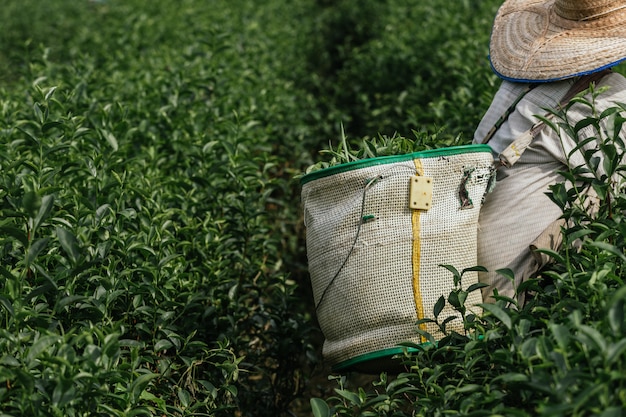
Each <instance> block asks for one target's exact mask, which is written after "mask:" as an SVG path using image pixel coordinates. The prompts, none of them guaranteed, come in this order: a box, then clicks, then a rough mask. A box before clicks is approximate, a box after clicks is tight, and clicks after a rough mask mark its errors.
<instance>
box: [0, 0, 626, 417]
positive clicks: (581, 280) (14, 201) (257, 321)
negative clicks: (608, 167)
mask: <svg viewBox="0 0 626 417" xmlns="http://www.w3.org/2000/svg"><path fill="white" fill-rule="evenodd" d="M498 5H499V1H496V0H489V1H480V0H455V1H454V2H450V1H444V0H434V1H431V2H423V1H419V0H406V1H400V0H384V1H375V0H359V1H357V0H337V1H330V0H296V1H286V0H267V1H264V2H255V1H251V0H212V1H201V0H124V1H122V0H73V1H67V0H48V1H37V0H19V1H18V0H4V2H3V7H1V8H0V21H2V22H3V23H2V25H1V26H0V415H1V416H15V417H17V416H244V417H247V416H298V417H300V416H310V415H315V416H316V417H320V416H330V415H342V416H343V415H346V416H347V415H354V416H361V415H362V416H413V415H420V416H422V415H423V416H437V415H476V416H478V415H507V416H508V415H519V416H527V415H528V416H530V415H546V416H548V415H579V416H588V415H602V416H606V417H608V416H619V415H621V410H622V409H623V407H624V406H626V377H625V376H624V375H626V336H625V334H626V324H625V323H624V312H625V308H626V290H625V289H624V285H623V278H622V277H623V275H622V272H623V268H624V266H625V265H626V257H625V256H624V254H623V247H624V235H626V228H625V227H624V225H623V223H622V217H621V216H622V214H621V213H622V209H623V208H626V207H624V206H625V205H626V199H624V197H623V196H622V194H621V193H620V192H619V191H614V192H613V191H611V190H607V193H606V198H610V199H611V202H612V204H611V205H610V207H609V211H606V212H603V213H601V215H603V216H604V217H602V218H600V219H598V220H597V221H594V222H591V225H590V223H589V222H588V221H586V220H588V219H583V218H581V214H580V212H579V211H576V210H575V208H573V207H572V206H571V205H569V204H568V198H571V197H572V196H568V195H567V193H566V191H565V190H560V189H557V190H556V191H555V193H556V195H557V197H555V200H556V201H557V202H561V204H562V205H563V209H564V210H565V211H566V213H569V214H568V215H569V216H570V218H571V219H572V221H575V222H578V223H577V224H578V227H577V228H576V229H575V230H574V231H573V232H572V233H573V234H572V235H571V236H569V237H568V238H567V239H569V240H567V241H568V242H570V241H571V242H574V241H575V240H576V239H580V238H581V237H583V236H585V238H586V241H588V242H590V243H589V244H588V245H585V250H583V251H582V252H581V253H577V252H576V253H575V252H573V251H569V250H567V248H566V250H565V251H564V253H554V254H551V255H552V256H554V257H555V258H556V259H557V263H556V264H555V266H554V268H552V269H551V270H550V271H547V272H546V278H545V280H543V281H541V282H532V283H531V285H533V290H535V291H536V292H537V296H536V297H535V299H534V301H533V302H532V303H530V304H529V305H527V306H524V308H519V309H516V308H512V307H509V306H507V305H506V303H505V302H504V301H503V302H502V303H500V304H497V305H496V306H495V307H493V309H492V310H490V311H488V312H486V313H485V315H484V317H474V318H472V320H473V321H471V322H468V323H467V326H468V329H471V330H475V332H474V334H480V335H481V338H476V339H471V340H470V339H468V338H467V337H465V336H461V335H450V336H449V337H448V338H446V339H444V340H443V341H441V343H440V344H439V345H438V346H436V347H435V346H431V347H430V348H429V349H424V350H423V351H421V352H420V353H418V354H415V355H414V356H413V357H408V358H407V361H409V365H408V368H407V369H408V370H409V372H407V373H406V374H402V375H399V376H397V377H392V376H387V375H385V374H383V375H380V376H379V375H375V376H373V377H371V378H370V380H367V381H365V382H364V384H367V386H368V387H367V388H361V387H359V386H357V385H354V383H351V384H352V385H350V383H348V382H346V381H347V380H346V379H345V378H343V377H342V376H339V375H334V376H331V380H330V381H328V378H327V376H328V373H329V371H328V369H327V368H326V367H325V366H324V363H323V361H322V358H321V356H320V351H321V340H322V337H321V335H320V332H319V330H318V326H317V323H316V317H315V314H314V309H313V307H312V299H311V292H310V283H309V281H308V274H307V264H306V248H305V244H304V233H305V230H304V226H303V222H302V219H301V206H300V195H299V193H300V185H299V182H298V176H300V175H301V174H302V173H303V172H304V171H305V170H306V168H307V167H308V166H310V165H311V164H313V163H316V162H318V161H319V160H320V159H323V158H324V157H325V154H324V153H323V151H324V150H327V149H328V148H329V147H333V146H336V144H337V143H338V140H339V138H340V137H341V135H342V134H345V135H346V136H347V138H348V140H349V141H351V142H353V143H358V142H359V141H360V140H363V139H371V138H374V137H377V136H378V135H381V136H384V137H392V136H393V135H398V136H402V137H406V138H421V139H420V140H425V141H426V144H431V145H432V144H452V143H467V142H468V141H469V140H470V138H471V135H472V132H473V129H474V127H475V125H476V124H477V123H478V121H479V119H480V117H481V115H482V113H483V112H484V111H485V110H486V108H487V106H488V105H489V101H490V98H491V95H492V94H493V92H494V91H495V90H496V88H497V86H498V81H497V79H496V77H495V76H494V75H492V74H491V72H490V69H489V65H488V61H487V44H488V37H489V30H490V25H491V22H492V18H493V15H494V14H495V11H496V10H497V7H498ZM606 117H608V115H606ZM618 122H619V120H618ZM424 138H426V139H424ZM622 151H623V148H620V149H617V150H616V151H615V152H618V153H619V152H622ZM616 170H617V167H616ZM451 279H452V276H451ZM546 282H547V283H546ZM411 363H412V364H414V365H415V366H414V367H412V368H411V366H410V364H411ZM346 384H347V385H346Z"/></svg>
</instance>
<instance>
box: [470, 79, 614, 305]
mask: <svg viewBox="0 0 626 417" xmlns="http://www.w3.org/2000/svg"><path fill="white" fill-rule="evenodd" d="M573 81H574V80H564V81H559V82H554V83H545V84H540V85H538V86H537V87H535V88H534V89H532V90H531V91H530V92H528V93H527V94H526V95H525V96H524V97H523V98H522V100H521V101H520V102H519V103H518V104H517V105H516V107H515V110H514V111H513V112H512V113H511V114H510V116H509V117H508V119H507V121H506V122H505V123H504V124H503V125H502V126H501V127H500V128H499V129H498V130H497V131H496V133H495V135H494V136H493V137H492V139H491V140H490V141H489V145H490V146H491V148H492V150H493V154H494V158H497V157H498V155H499V153H500V152H502V151H503V150H504V149H505V148H506V147H507V146H508V145H509V144H511V142H512V141H513V140H515V138H517V137H518V136H519V135H521V134H522V133H524V132H525V131H527V130H528V129H530V128H531V127H532V126H533V125H534V124H535V123H536V122H537V121H538V118H537V117H536V116H537V115H545V114H546V110H545V109H546V108H551V109H554V108H555V107H556V106H557V105H558V102H559V101H560V100H561V98H562V97H563V96H564V95H565V94H566V92H567V91H568V90H569V88H570V86H571V84H572V83H573ZM602 86H608V87H609V89H608V90H607V91H606V92H604V93H602V94H601V95H600V96H599V97H598V98H597V100H596V102H595V105H596V109H597V111H598V113H599V112H601V111H602V110H604V109H606V108H609V107H613V106H615V103H616V102H622V103H626V78H624V77H623V76H622V75H620V74H618V73H610V74H608V75H607V76H605V77H604V78H602V80H601V81H600V82H599V83H598V86H597V87H596V88H599V87H602ZM525 88H526V84H522V83H512V82H508V81H503V82H502V85H501V87H500V88H499V90H498V91H497V93H496V95H495V96H494V99H493V101H492V103H491V106H490V107H489V109H488V110H487V112H486V113H485V115H484V117H483V119H482V121H481V122H480V124H479V125H478V128H477V129H476V132H475V134H474V142H475V143H479V142H481V141H482V139H483V138H484V137H485V135H486V134H487V132H488V131H489V130H490V129H491V128H492V127H493V126H494V125H495V123H496V122H497V120H498V119H499V118H500V117H501V116H502V114H503V113H504V112H505V111H506V109H507V108H509V106H511V105H512V104H513V103H514V102H515V100H516V99H517V98H518V97H519V96H520V94H522V92H523V90H524V89H525ZM586 97H587V98H590V95H589V94H587V96H586ZM589 116H590V112H589V109H588V108H587V107H585V106H583V105H581V104H579V103H577V104H575V105H574V106H572V107H571V109H570V110H569V111H568V113H567V117H568V119H569V124H574V123H576V122H577V121H579V120H581V119H584V118H585V117H589ZM590 129H591V128H589V129H586V130H584V131H582V134H583V135H591V134H592V133H591V132H592V131H591V130H590ZM623 137H624V136H623ZM575 146H576V143H575V141H574V140H572V139H571V138H569V137H567V135H564V134H562V135H559V134H558V133H557V132H555V131H554V130H553V129H551V128H550V127H548V126H546V127H545V128H544V129H543V130H542V131H541V132H540V133H539V135H538V136H537V137H536V138H535V139H534V141H533V142H532V143H531V145H530V147H529V148H528V149H527V150H526V151H525V152H524V153H523V155H522V157H521V158H520V159H519V160H518V161H517V163H516V164H515V165H514V166H513V167H511V168H505V167H502V168H500V169H499V171H498V176H497V183H496V186H495V189H494V190H493V191H492V192H491V193H490V194H488V195H487V198H486V199H485V203H484V206H483V207H482V209H481V213H480V218H479V232H478V264H479V265H481V266H484V267H485V268H487V269H488V270H489V272H487V273H480V274H479V276H480V280H481V282H485V283H487V284H488V285H489V286H488V287H487V288H485V289H483V298H484V299H485V301H493V299H491V300H490V299H489V298H490V296H491V295H492V294H493V290H494V289H497V290H498V293H499V294H500V295H505V296H507V297H511V298H515V289H516V288H517V286H518V285H519V284H520V283H521V282H522V281H523V280H525V279H527V278H529V277H530V276H531V275H532V273H534V272H536V269H537V268H536V266H535V265H534V264H535V259H534V258H533V256H532V254H531V251H530V248H529V245H530V244H531V243H532V242H533V241H534V240H535V239H536V238H537V237H538V236H539V235H540V234H541V232H542V231H544V230H545V229H546V228H547V227H548V226H549V225H550V224H551V223H552V222H554V221H555V220H557V219H558V218H559V217H560V216H561V214H562V212H561V209H560V208H559V207H558V206H557V205H556V204H555V203H553V202H552V201H551V200H550V199H549V197H548V196H547V195H546V193H547V192H548V191H549V187H550V186H551V185H553V184H555V183H557V182H563V177H562V176H561V175H560V174H559V171H563V170H565V169H567V167H574V166H580V165H582V164H583V163H584V159H583V158H582V155H581V154H579V153H574V155H572V156H570V157H569V158H568V156H567V155H568V154H569V152H570V151H571V150H572V149H574V148H575ZM593 146H595V143H589V144H587V145H586V146H585V148H590V147H593ZM504 268H508V269H511V270H512V271H513V272H514V274H515V282H511V281H510V280H509V279H507V278H505V277H504V276H502V275H499V274H497V273H496V270H498V269H504ZM519 300H520V301H522V302H523V296H522V297H520V299H519Z"/></svg>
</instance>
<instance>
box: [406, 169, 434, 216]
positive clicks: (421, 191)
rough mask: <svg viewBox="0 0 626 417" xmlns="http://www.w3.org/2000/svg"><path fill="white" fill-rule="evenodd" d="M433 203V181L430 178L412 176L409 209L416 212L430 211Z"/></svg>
mask: <svg viewBox="0 0 626 417" xmlns="http://www.w3.org/2000/svg"><path fill="white" fill-rule="evenodd" d="M432 201H433V179H432V178H430V177H419V176H417V175H413V176H411V188H410V190H409V208H412V209H415V210H428V209H430V207H431V205H432Z"/></svg>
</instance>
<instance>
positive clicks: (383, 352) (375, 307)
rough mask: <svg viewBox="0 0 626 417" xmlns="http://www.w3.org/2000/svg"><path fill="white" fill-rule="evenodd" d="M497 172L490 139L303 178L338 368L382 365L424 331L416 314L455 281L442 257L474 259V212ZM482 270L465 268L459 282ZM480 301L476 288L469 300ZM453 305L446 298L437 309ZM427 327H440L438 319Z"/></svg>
mask: <svg viewBox="0 0 626 417" xmlns="http://www.w3.org/2000/svg"><path fill="white" fill-rule="evenodd" d="M492 177H493V158H492V155H491V149H490V148H489V147H488V146H487V145H466V146H456V147H450V148H443V149H434V150H428V151H424V152H418V153H413V154H408V155H401V156H390V157H380V158H373V159H366V160H361V161H356V162H351V163H347V164H343V165H338V166H335V167H331V168H327V169H324V170H321V171H317V172H313V173H311V174H307V175H305V176H304V177H303V178H302V182H301V184H302V203H303V209H304V221H305V226H306V231H307V232H306V245H307V256H308V263H309V272H310V277H311V283H312V287H313V296H314V301H315V305H316V313H317V318H318V321H319V324H320V327H321V330H322V332H323V333H324V338H325V341H324V346H323V355H324V358H325V360H327V361H329V362H330V363H331V364H332V365H334V366H333V367H334V369H335V370H346V369H352V368H355V369H358V370H361V371H363V370H367V369H368V366H371V367H372V368H376V367H377V365H376V362H378V363H379V364H380V363H382V362H381V361H383V360H384V359H386V358H390V357H391V356H392V355H395V354H397V353H400V352H402V349H403V348H402V347H399V346H398V344H399V343H400V342H404V341H409V342H413V343H423V342H424V341H425V340H424V339H423V338H422V337H420V335H419V334H418V333H417V331H416V329H417V328H418V326H417V324H416V322H417V320H418V319H422V318H425V317H428V318H432V317H433V315H432V312H433V307H434V305H435V303H436V302H437V300H438V299H439V297H440V296H442V295H443V296H444V297H446V298H447V297H448V295H449V293H450V291H451V290H452V289H453V288H454V282H453V281H454V280H453V276H452V274H451V273H450V271H448V270H447V269H445V268H443V267H441V266H440V265H442V264H448V265H452V266H454V267H455V268H457V269H458V270H459V271H461V270H462V269H464V268H470V267H473V266H476V262H477V260H476V235H477V227H478V214H479V210H480V206H481V203H482V200H483V198H484V196H485V193H486V192H487V189H488V187H489V184H490V183H491V181H492ZM431 187H432V188H431ZM477 280H478V276H477V273H474V272H472V273H468V274H465V275H464V277H463V282H462V283H461V285H462V286H463V288H467V287H468V286H470V285H471V284H473V283H476V282H477ZM481 302H482V299H481V296H480V291H473V292H472V293H471V294H470V296H469V297H468V299H467V301H466V306H467V307H469V308H470V309H471V306H475V305H477V304H479V303H481ZM455 313H456V312H455V311H454V310H453V309H452V308H451V307H450V306H449V305H446V308H445V309H444V310H443V311H442V313H441V314H440V317H443V318H445V317H449V316H451V315H454V314H455ZM456 315H458V313H456ZM462 325H463V323H462V321H461V319H460V318H459V319H455V320H453V321H452V322H451V323H449V324H448V329H454V330H457V331H459V332H462V331H463V329H462ZM455 326H457V328H455ZM422 329H424V330H426V331H427V332H429V333H431V334H432V335H433V336H434V337H435V338H437V337H441V335H440V334H439V333H440V332H439V331H438V328H437V326H436V325H429V324H426V325H422ZM374 370H375V371H378V370H377V369H374Z"/></svg>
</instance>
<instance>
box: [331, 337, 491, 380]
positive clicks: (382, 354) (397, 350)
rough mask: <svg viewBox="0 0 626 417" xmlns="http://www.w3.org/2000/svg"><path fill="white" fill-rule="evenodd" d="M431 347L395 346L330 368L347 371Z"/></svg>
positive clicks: (429, 343)
mask: <svg viewBox="0 0 626 417" xmlns="http://www.w3.org/2000/svg"><path fill="white" fill-rule="evenodd" d="M477 339H478V340H484V339H485V335H482V334H479V335H478V336H477ZM431 345H432V343H431V342H424V343H420V344H419V345H418V346H419V347H410V346H397V347H393V348H388V349H383V350H377V351H376V352H370V353H364V354H363V355H358V356H355V357H353V358H350V359H348V360H345V361H343V362H339V363H338V364H336V365H334V366H333V367H332V370H333V371H334V372H341V371H349V370H351V369H352V368H354V367H356V366H358V365H363V364H367V363H368V362H373V361H376V360H378V359H391V358H392V357H393V356H394V355H401V354H405V353H415V352H418V351H419V350H420V348H427V347H428V346H431ZM437 345H438V343H437V342H435V346H437Z"/></svg>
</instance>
